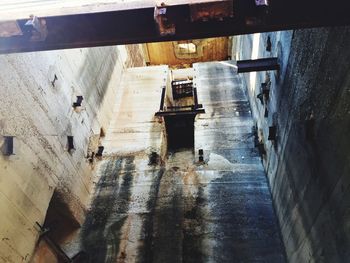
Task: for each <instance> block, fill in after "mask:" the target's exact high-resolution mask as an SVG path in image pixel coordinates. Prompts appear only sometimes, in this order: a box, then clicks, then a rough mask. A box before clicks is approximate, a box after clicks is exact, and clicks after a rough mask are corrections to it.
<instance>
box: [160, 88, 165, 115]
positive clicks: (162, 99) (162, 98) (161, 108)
mask: <svg viewBox="0 0 350 263" xmlns="http://www.w3.org/2000/svg"><path fill="white" fill-rule="evenodd" d="M164 99H165V87H163V88H162V97H161V99H160V107H159V111H163V109H164Z"/></svg>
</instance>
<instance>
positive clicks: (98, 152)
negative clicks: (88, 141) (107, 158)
mask: <svg viewBox="0 0 350 263" xmlns="http://www.w3.org/2000/svg"><path fill="white" fill-rule="evenodd" d="M104 149H105V147H104V146H98V149H97V153H96V156H97V157H102V153H103V150H104Z"/></svg>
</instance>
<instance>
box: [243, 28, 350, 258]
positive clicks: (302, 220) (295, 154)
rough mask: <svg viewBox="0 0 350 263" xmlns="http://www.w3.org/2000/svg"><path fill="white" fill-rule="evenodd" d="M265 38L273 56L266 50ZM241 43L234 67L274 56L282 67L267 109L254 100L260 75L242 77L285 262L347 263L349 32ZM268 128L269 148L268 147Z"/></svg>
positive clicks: (257, 38)
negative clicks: (272, 133) (273, 131)
mask: <svg viewBox="0 0 350 263" xmlns="http://www.w3.org/2000/svg"><path fill="white" fill-rule="evenodd" d="M267 36H270V37H271V41H272V52H267V51H266V50H265V43H266V40H267ZM259 41H260V44H259ZM238 43H239V45H238V47H241V48H242V49H241V52H239V54H237V55H238V58H239V59H249V58H251V57H254V56H256V57H267V56H275V55H278V56H279V58H280V62H281V64H282V70H281V71H280V72H270V73H269V75H270V77H271V82H272V85H271V91H270V99H269V100H268V102H267V103H266V104H265V105H262V104H261V103H260V101H259V100H258V99H257V98H256V95H257V94H258V93H260V84H261V82H264V81H265V73H257V74H255V73H250V74H246V75H245V82H246V86H247V90H248V92H249V95H250V102H251V105H252V109H253V115H254V117H255V120H256V121H257V123H258V128H259V129H260V132H261V135H262V138H263V141H264V144H265V148H266V149H267V154H266V156H264V158H263V163H264V166H265V169H266V171H267V174H268V178H269V182H270V186H271V191H272V194H273V199H274V204H275V208H276V212H277V215H278V218H279V222H280V226H281V231H282V236H283V240H284V243H285V247H286V252H287V256H288V259H289V261H290V262H348V259H349V256H350V249H349V247H350V227H349V226H350V219H349V218H350V211H349V203H350V188H349V185H350V177H349V174H350V165H349V164H350V162H349V156H350V150H349V149H350V144H349V143H350V140H349V138H348V135H349V131H350V130H349V129H350V114H349V112H350V111H349V109H350V103H349V102H350V97H349V96H350V92H349V80H350V79H349V76H350V74H349V73H350V64H349V63H348V61H349V59H350V52H349V50H348V47H349V45H350V37H349V28H333V29H314V30H303V31H295V32H278V33H269V34H261V35H253V36H244V37H241V38H240V39H239V40H238ZM254 43H255V44H254ZM244 47H246V48H244ZM265 107H267V109H268V117H267V118H266V117H264V113H265ZM273 123H274V124H276V126H277V138H276V141H275V142H274V143H272V142H270V141H267V136H268V126H271V125H272V124H273Z"/></svg>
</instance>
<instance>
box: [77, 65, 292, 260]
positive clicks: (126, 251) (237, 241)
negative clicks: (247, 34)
mask: <svg viewBox="0 0 350 263" xmlns="http://www.w3.org/2000/svg"><path fill="white" fill-rule="evenodd" d="M231 66H232V65H231V64H229V63H203V64H202V63H199V64H195V69H196V70H195V71H193V72H191V74H194V75H195V76H194V79H195V84H196V86H197V88H198V97H199V102H200V103H203V104H204V107H205V108H206V110H207V112H206V114H203V115H201V116H198V117H197V120H196V123H195V125H196V126H195V149H177V150H176V151H172V152H170V151H169V152H168V153H167V154H166V155H165V156H164V157H165V158H163V159H162V160H161V161H160V160H158V162H156V163H154V164H150V163H149V154H150V152H151V151H156V152H157V153H158V154H159V155H162V154H161V151H162V148H163V147H164V143H165V141H164V137H163V135H162V134H163V130H162V126H163V124H162V123H160V122H155V121H154V120H155V119H154V113H155V112H156V111H158V109H159V102H160V97H161V86H163V85H164V83H165V81H166V77H167V76H168V73H167V70H168V68H167V67H166V66H160V67H146V68H137V69H129V70H128V71H127V73H126V75H125V77H124V80H123V83H122V84H121V89H120V96H118V98H120V100H121V101H120V102H119V101H117V102H116V107H115V120H114V121H113V122H111V126H110V128H109V129H108V130H107V134H106V138H105V139H104V141H103V142H104V143H105V144H106V147H107V146H108V147H107V148H106V153H107V155H106V156H105V157H104V159H103V160H102V162H101V163H100V165H99V169H98V172H97V175H98V177H97V178H96V188H95V193H94V199H93V202H92V205H91V208H90V210H89V213H88V216H87V219H86V221H85V223H84V226H83V228H82V231H81V243H82V247H83V248H84V250H85V251H87V252H88V257H87V258H85V259H84V261H82V262H85V263H86V262H91V263H102V262H159V263H163V262H256V261H258V262H276V263H277V262H278V263H280V262H284V261H285V260H284V259H285V257H284V248H283V244H282V241H281V239H280V235H279V229H278V224H277V220H276V217H275V214H274V210H273V207H272V200H271V195H270V192H269V188H268V185H267V180H266V176H265V173H264V170H263V167H262V164H261V162H260V158H259V155H258V152H257V150H256V149H254V143H253V142H254V137H253V134H252V126H253V120H252V117H251V113H250V108H249V103H248V101H247V96H246V95H245V93H244V89H243V87H242V84H241V82H240V78H239V76H237V74H235V73H233V72H232V71H231V70H230V69H231ZM182 73H184V72H182ZM174 74H180V72H176V73H174ZM180 75H181V74H180ZM181 128H182V127H179V129H181ZM180 139H181V138H179V140H180ZM200 148H201V149H204V154H205V162H198V156H197V155H196V154H194V153H195V152H198V149H200Z"/></svg>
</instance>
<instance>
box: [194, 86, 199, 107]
mask: <svg viewBox="0 0 350 263" xmlns="http://www.w3.org/2000/svg"><path fill="white" fill-rule="evenodd" d="M193 99H194V108H195V109H197V108H198V96H197V88H195V87H194V88H193Z"/></svg>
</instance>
